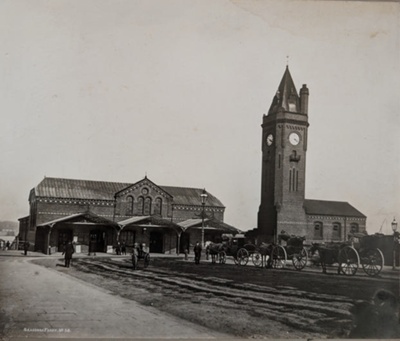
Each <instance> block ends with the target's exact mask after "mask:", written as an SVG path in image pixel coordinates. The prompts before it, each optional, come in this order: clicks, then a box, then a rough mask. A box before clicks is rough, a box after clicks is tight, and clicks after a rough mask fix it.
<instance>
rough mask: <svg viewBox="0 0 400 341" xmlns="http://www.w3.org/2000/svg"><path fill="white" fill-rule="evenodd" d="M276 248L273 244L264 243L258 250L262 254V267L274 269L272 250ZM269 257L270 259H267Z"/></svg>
mask: <svg viewBox="0 0 400 341" xmlns="http://www.w3.org/2000/svg"><path fill="white" fill-rule="evenodd" d="M273 248H274V245H273V244H268V243H264V242H262V243H261V244H260V246H259V248H258V250H259V252H260V254H261V266H262V267H263V266H264V264H265V267H267V268H272V249H273ZM267 256H268V258H267Z"/></svg>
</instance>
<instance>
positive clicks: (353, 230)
mask: <svg viewBox="0 0 400 341" xmlns="http://www.w3.org/2000/svg"><path fill="white" fill-rule="evenodd" d="M357 232H359V231H358V224H357V223H351V224H350V233H357Z"/></svg>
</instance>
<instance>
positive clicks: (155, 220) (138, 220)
mask: <svg viewBox="0 0 400 341" xmlns="http://www.w3.org/2000/svg"><path fill="white" fill-rule="evenodd" d="M118 225H119V226H121V228H124V227H126V226H142V227H168V228H173V229H175V230H178V231H182V228H181V227H180V226H179V225H178V224H175V223H173V222H172V221H170V220H168V219H163V218H160V217H157V216H135V217H132V218H129V219H126V220H123V221H120V222H118Z"/></svg>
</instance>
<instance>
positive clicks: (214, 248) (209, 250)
mask: <svg viewBox="0 0 400 341" xmlns="http://www.w3.org/2000/svg"><path fill="white" fill-rule="evenodd" d="M222 251H225V246H224V244H222V243H212V242H211V243H209V244H208V245H207V247H206V254H207V255H211V263H213V264H215V263H216V258H218V256H219V254H220V252H222ZM219 262H220V263H221V262H222V259H221V258H219Z"/></svg>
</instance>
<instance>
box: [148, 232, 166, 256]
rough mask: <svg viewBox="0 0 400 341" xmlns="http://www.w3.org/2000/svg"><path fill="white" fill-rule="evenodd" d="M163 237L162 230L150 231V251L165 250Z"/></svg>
mask: <svg viewBox="0 0 400 341" xmlns="http://www.w3.org/2000/svg"><path fill="white" fill-rule="evenodd" d="M163 239H164V235H163V233H162V232H150V252H154V253H162V252H163V246H164V245H163Z"/></svg>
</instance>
